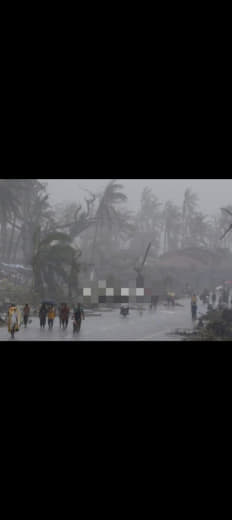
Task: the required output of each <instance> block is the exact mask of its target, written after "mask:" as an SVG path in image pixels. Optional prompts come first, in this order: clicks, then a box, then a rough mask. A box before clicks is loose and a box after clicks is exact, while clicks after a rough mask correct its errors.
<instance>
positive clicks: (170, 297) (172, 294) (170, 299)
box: [168, 292, 175, 307]
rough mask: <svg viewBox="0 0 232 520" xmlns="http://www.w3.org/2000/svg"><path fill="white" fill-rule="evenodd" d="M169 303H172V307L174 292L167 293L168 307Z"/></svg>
mask: <svg viewBox="0 0 232 520" xmlns="http://www.w3.org/2000/svg"><path fill="white" fill-rule="evenodd" d="M169 305H172V306H173V307H174V305H175V293H174V292H169V293H168V307H169Z"/></svg>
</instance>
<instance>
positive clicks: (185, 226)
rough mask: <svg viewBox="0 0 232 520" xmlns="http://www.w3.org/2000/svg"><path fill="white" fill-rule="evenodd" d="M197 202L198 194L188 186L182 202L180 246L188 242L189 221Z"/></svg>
mask: <svg viewBox="0 0 232 520" xmlns="http://www.w3.org/2000/svg"><path fill="white" fill-rule="evenodd" d="M197 204H198V195H196V193H193V192H192V191H191V189H190V188H187V189H186V190H185V193H184V202H183V206H182V244H181V245H182V247H185V246H186V245H187V243H188V238H189V237H190V236H191V233H190V222H191V219H192V218H193V216H194V215H195V212H196V208H197Z"/></svg>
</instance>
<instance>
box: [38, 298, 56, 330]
mask: <svg viewBox="0 0 232 520" xmlns="http://www.w3.org/2000/svg"><path fill="white" fill-rule="evenodd" d="M55 317H56V311H55V307H54V306H53V305H47V304H46V303H42V305H41V307H40V310H39V319H40V327H41V329H44V328H45V326H46V322H47V320H48V328H49V329H52V328H53V323H54V319H55Z"/></svg>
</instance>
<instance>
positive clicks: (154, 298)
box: [150, 295, 159, 309]
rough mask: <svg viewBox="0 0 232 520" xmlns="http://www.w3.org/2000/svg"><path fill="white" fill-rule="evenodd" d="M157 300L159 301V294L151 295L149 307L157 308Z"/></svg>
mask: <svg viewBox="0 0 232 520" xmlns="http://www.w3.org/2000/svg"><path fill="white" fill-rule="evenodd" d="M158 301H159V296H158V295H157V296H152V297H151V303H150V308H151V309H152V307H154V308H155V309H156V308H157V305H158Z"/></svg>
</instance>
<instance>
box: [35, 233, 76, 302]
mask: <svg viewBox="0 0 232 520" xmlns="http://www.w3.org/2000/svg"><path fill="white" fill-rule="evenodd" d="M71 240H72V239H71V237H70V236H68V235H66V234H65V233H59V232H54V233H48V234H47V235H46V236H45V238H43V239H41V229H40V227H39V226H38V228H37V229H36V232H35V233H34V240H33V242H34V254H33V257H32V260H31V263H32V268H33V274H34V288H35V291H36V292H38V293H39V294H40V295H41V296H42V297H43V296H44V291H45V284H46V285H47V289H48V292H49V295H50V296H52V297H56V296H57V293H58V291H57V284H58V281H60V282H62V283H63V284H65V285H66V286H67V287H68V291H69V295H70V296H71V295H72V287H73V288H74V289H75V288H76V286H77V275H78V272H79V264H78V258H79V256H80V255H81V252H80V250H77V249H75V248H74V247H73V246H72V245H71Z"/></svg>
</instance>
